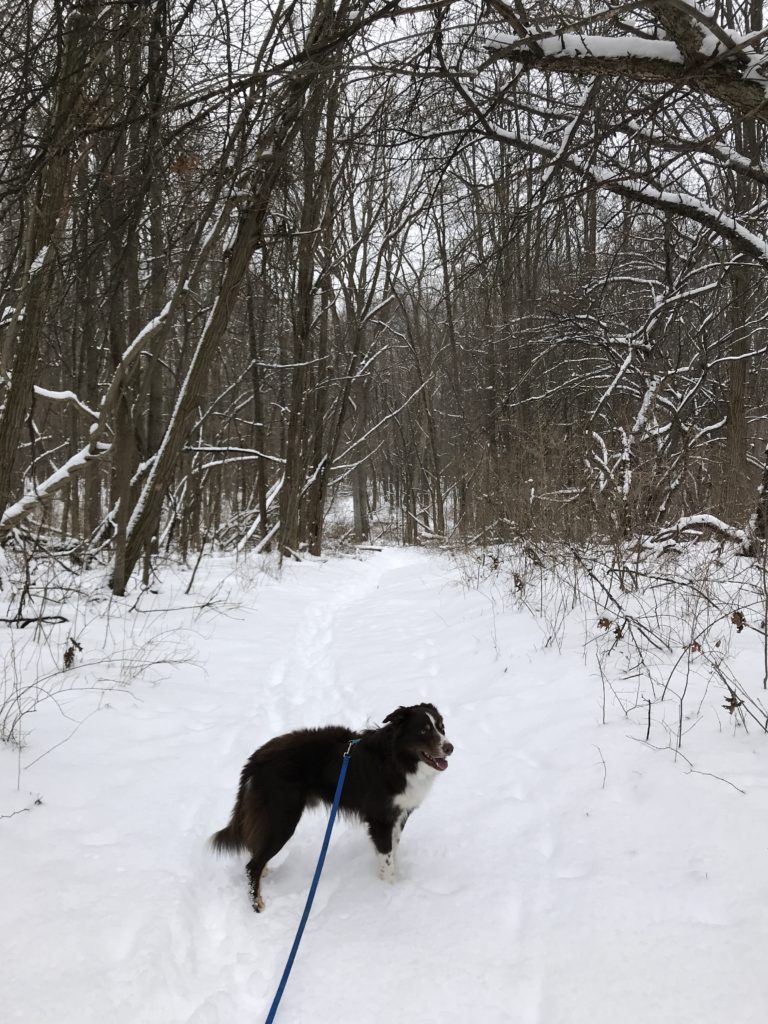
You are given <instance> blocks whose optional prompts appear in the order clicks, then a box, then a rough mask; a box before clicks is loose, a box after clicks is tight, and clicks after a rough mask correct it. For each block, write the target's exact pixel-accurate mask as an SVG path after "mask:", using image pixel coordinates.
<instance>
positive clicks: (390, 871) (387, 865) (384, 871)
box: [379, 853, 395, 885]
mask: <svg viewBox="0 0 768 1024" xmlns="http://www.w3.org/2000/svg"><path fill="white" fill-rule="evenodd" d="M379 878H380V879H381V880H382V882H386V883H387V885H392V884H393V883H394V881H395V861H394V858H393V856H392V854H391V853H388V854H385V855H384V856H380V857H379Z"/></svg>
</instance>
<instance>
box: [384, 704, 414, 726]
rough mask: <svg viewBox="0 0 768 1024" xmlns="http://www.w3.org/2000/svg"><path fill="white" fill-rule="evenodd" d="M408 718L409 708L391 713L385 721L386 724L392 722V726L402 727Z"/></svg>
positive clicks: (401, 708)
mask: <svg viewBox="0 0 768 1024" xmlns="http://www.w3.org/2000/svg"><path fill="white" fill-rule="evenodd" d="M407 717H408V708H403V707H400V708H398V709H397V710H396V711H391V712H390V713H389V714H388V715H387V717H386V718H385V719H384V724H385V725H386V724H387V722H391V723H392V725H402V724H403V722H404V721H405V720H406V718H407Z"/></svg>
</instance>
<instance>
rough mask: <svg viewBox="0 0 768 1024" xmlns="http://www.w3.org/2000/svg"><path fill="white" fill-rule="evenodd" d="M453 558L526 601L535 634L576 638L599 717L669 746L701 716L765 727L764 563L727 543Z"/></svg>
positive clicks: (547, 639)
mask: <svg viewBox="0 0 768 1024" xmlns="http://www.w3.org/2000/svg"><path fill="white" fill-rule="evenodd" d="M456 557H457V559H458V561H459V563H460V566H461V571H462V574H463V578H464V580H465V581H466V582H467V583H471V585H473V586H477V587H481V588H483V589H485V590H487V591H488V592H489V594H490V595H491V596H492V598H493V600H495V601H498V602H501V603H502V604H503V605H504V606H507V607H508V606H510V605H511V606H516V607H518V608H521V609H523V608H524V609H526V610H527V611H529V612H530V613H531V614H532V615H533V616H534V618H535V619H536V621H537V622H538V623H539V625H540V628H541V631H542V645H543V646H544V647H552V648H554V649H556V650H562V649H563V646H564V645H566V644H567V645H574V644H578V645H581V647H582V648H583V652H584V656H585V658H586V659H588V661H590V662H591V664H592V665H593V666H594V667H595V669H596V671H597V674H598V676H599V679H600V685H601V688H602V718H603V721H604V722H605V721H607V720H608V719H609V718H610V717H612V716H614V715H615V714H616V713H617V712H618V713H619V714H621V715H623V716H625V717H626V718H630V719H633V720H634V721H635V722H636V724H637V725H638V732H639V733H640V734H641V736H640V738H643V739H644V740H645V741H646V742H648V743H651V744H654V745H658V746H663V747H673V748H674V749H676V750H680V748H681V747H682V746H683V744H684V740H685V737H686V735H687V734H688V733H689V732H690V731H691V730H692V729H694V728H696V727H697V726H699V725H700V724H701V723H702V722H705V721H709V722H710V723H712V724H713V725H714V726H715V727H716V728H718V729H720V730H726V729H731V730H744V731H746V732H750V731H756V730H757V731H760V732H762V733H765V732H768V710H767V709H768V690H766V685H767V683H768V640H767V639H766V620H767V619H768V591H767V590H766V574H765V566H764V565H762V564H760V563H759V562H756V561H755V560H754V559H750V558H745V557H743V556H740V555H738V554H737V553H735V551H732V550H729V549H728V548H727V547H723V546H722V545H715V544H712V543H698V544H691V545H689V546H687V547H681V548H678V549H676V550H670V551H666V552H659V551H653V550H642V551H638V550H637V549H634V550H633V549H631V548H630V547H629V546H627V547H626V548H624V547H621V546H615V547H607V546H599V545H593V546H586V545H584V546H578V547H577V546H566V545H555V544H551V545H535V544H531V543H521V544H519V545H504V546H499V547H496V548H493V549H485V550H482V551H480V552H463V553H461V554H458V555H457V556H456Z"/></svg>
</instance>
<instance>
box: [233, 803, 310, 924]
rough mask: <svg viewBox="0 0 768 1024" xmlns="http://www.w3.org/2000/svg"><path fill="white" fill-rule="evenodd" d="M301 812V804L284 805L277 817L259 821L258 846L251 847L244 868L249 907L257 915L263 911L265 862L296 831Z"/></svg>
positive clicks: (280, 848) (302, 806) (274, 854)
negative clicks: (249, 901) (249, 856)
mask: <svg viewBox="0 0 768 1024" xmlns="http://www.w3.org/2000/svg"><path fill="white" fill-rule="evenodd" d="M303 810H304V805H303V803H301V802H297V803H294V804H292V805H291V804H288V803H284V804H282V806H281V807H280V813H279V816H278V815H270V816H269V818H268V819H265V818H262V820H261V823H260V824H261V830H260V834H259V843H258V846H257V848H256V849H254V848H253V847H251V853H252V854H253V856H252V857H251V859H250V860H249V861H248V863H247V864H246V866H245V871H246V874H247V875H248V891H249V893H250V896H251V906H252V907H253V909H254V910H255V911H256V913H257V914H260V913H261V911H262V910H263V909H264V900H263V898H262V896H261V880H262V878H263V877H264V874H265V872H266V868H267V862H268V861H270V860H272V858H273V857H274V856H276V854H278V853H279V852H280V851H281V850H282V848H283V847H284V846H285V844H286V843H287V842H288V840H289V839H290V838H291V836H292V835H293V833H294V832H295V831H296V826H297V825H298V823H299V818H301V814H302V811H303ZM265 833H266V834H265Z"/></svg>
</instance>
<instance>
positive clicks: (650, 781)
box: [0, 548, 768, 1024]
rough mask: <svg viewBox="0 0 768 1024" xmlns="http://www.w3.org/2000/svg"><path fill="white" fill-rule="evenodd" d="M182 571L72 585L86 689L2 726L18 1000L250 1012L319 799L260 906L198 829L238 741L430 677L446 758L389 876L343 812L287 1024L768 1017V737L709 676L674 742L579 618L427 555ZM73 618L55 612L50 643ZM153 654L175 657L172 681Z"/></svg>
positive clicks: (389, 705)
mask: <svg viewBox="0 0 768 1024" xmlns="http://www.w3.org/2000/svg"><path fill="white" fill-rule="evenodd" d="M253 564H254V565H255V563H253ZM265 564H267V565H268V564H269V563H268V562H266V563H265ZM188 579H189V574H187V575H186V577H185V579H184V580H183V581H181V582H183V583H184V585H186V582H187V581H188ZM180 580H181V577H180V576H179V577H174V578H171V577H169V578H168V580H167V582H166V583H165V584H164V585H163V587H162V588H160V592H159V593H157V594H155V595H144V596H143V597H141V598H140V599H138V600H139V603H138V605H137V606H136V607H134V609H133V610H132V611H129V610H128V608H129V604H125V605H121V604H120V603H119V602H107V603H105V604H103V605H99V604H98V603H94V604H93V605H89V607H88V608H85V607H83V608H80V609H79V610H78V612H77V614H78V615H79V616H80V622H81V628H80V629H79V632H78V633H77V638H78V642H79V643H80V646H81V647H82V648H83V650H82V651H77V650H76V649H75V652H74V666H73V668H72V670H71V671H72V672H73V673H74V675H72V677H71V678H72V679H74V680H78V679H80V680H83V682H82V688H80V686H79V685H77V684H75V685H71V686H68V687H67V688H66V689H60V690H59V692H57V693H56V695H55V698H53V697H52V698H51V699H41V700H39V701H38V702H36V703H35V704H34V705H32V704H30V705H28V712H29V713H28V714H27V715H26V717H25V718H24V719H23V745H22V746H21V747H14V746H12V745H10V744H6V745H5V746H3V747H2V748H0V816H1V817H2V820H0V858H1V861H2V871H1V872H0V936H1V937H2V938H1V939H0V992H2V1016H3V1018H4V1019H5V1020H7V1021H9V1022H10V1021H13V1022H24V1024H104V1022H105V1021H106V1022H108V1024H182V1022H184V1024H235V1022H239V1021H248V1022H254V1021H257V1022H258V1021H262V1020H263V1019H264V1017H265V1016H266V1012H267V1009H268V1007H269V1004H270V1002H271V999H272V996H273V994H274V992H275V988H276V985H277V982H278V979H279V977H280V973H281V971H282V968H283V965H284V963H285V959H286V956H287V953H288V950H289V947H290V944H291V941H292V939H293V935H294V932H295V929H296V926H297V924H298V920H299V917H300V914H301V910H302V907H303V904H304V900H305V897H306V893H307V889H308V885H309V881H310V878H311V875H312V872H313V869H314V865H315V862H316V859H317V855H318V852H319V847H320V842H321V839H322V834H323V830H324V827H325V820H326V816H325V813H321V812H320V811H316V812H313V813H312V814H310V815H307V816H305V818H304V820H303V821H302V823H301V825H300V826H299V829H298V831H297V833H296V835H295V837H294V838H293V840H292V841H291V842H290V843H289V844H288V846H287V847H286V848H285V849H284V850H283V851H282V853H281V854H280V855H279V856H278V858H276V860H275V862H274V868H275V870H273V871H272V872H271V873H270V875H269V876H268V877H267V879H266V881H265V883H264V887H263V891H264V896H265V900H266V904H267V906H266V912H265V913H264V914H261V915H258V916H257V915H255V914H254V913H253V912H252V910H251V908H250V905H249V901H248V895H247V890H246V884H245V877H244V872H243V859H242V858H234V859H223V860H217V859H216V858H214V857H213V856H212V855H211V853H210V851H209V849H208V848H207V846H206V838H207V836H208V835H209V834H210V833H211V832H213V831H214V830H215V829H218V828H220V827H222V826H223V825H224V824H225V822H226V820H227V818H228V814H229V811H230V809H231V805H232V800H233V797H234V793H235V788H236V784H237V779H238V774H239V771H240V768H241V766H242V764H243V762H244V761H245V759H246V758H247V757H248V755H249V754H250V753H251V751H252V750H253V749H255V748H256V747H257V746H259V745H260V744H261V743H263V742H264V741H265V740H266V739H268V738H269V737H271V736H273V735H275V734H277V733H280V732H283V731H286V730H288V729H291V728H295V727H300V726H307V725H320V724H325V723H330V722H340V723H346V724H349V725H351V726H353V727H362V726H365V725H366V724H373V723H377V722H380V721H381V720H382V718H383V717H384V716H385V715H386V714H387V713H388V712H389V711H391V710H393V708H395V707H396V706H397V705H400V704H410V703H414V702H417V701H421V700H429V701H432V702H434V703H435V704H436V705H437V706H438V707H439V709H440V711H441V712H442V714H443V715H444V718H445V721H446V727H447V733H448V738H449V739H450V740H451V741H452V742H453V743H454V745H455V748H456V749H455V753H454V755H453V757H452V758H451V761H450V766H449V768H448V770H447V772H445V774H444V775H441V776H440V778H439V779H438V780H437V781H436V784H435V786H434V788H433V791H432V793H431V794H430V796H429V798H428V799H427V800H426V801H425V803H424V804H423V806H422V807H421V808H420V809H419V810H418V811H417V812H416V813H415V814H414V815H413V817H412V819H411V820H410V821H409V823H408V827H407V829H406V831H405V833H404V837H403V842H402V845H401V848H400V859H399V864H398V867H399V877H398V880H397V882H396V883H395V885H394V886H388V885H386V884H384V883H382V882H381V881H379V880H378V878H377V877H376V872H375V861H374V855H373V850H372V847H371V846H370V843H369V840H368V839H367V837H366V835H365V833H364V831H363V830H362V829H361V828H360V827H359V826H355V825H354V824H351V823H346V822H343V821H342V822H340V823H339V824H338V825H337V828H336V830H335V832H334V836H333V840H332V844H331V848H330V852H329V855H328V860H327V862H326V868H325V872H324V875H323V877H322V880H321V883H320V887H319V891H318V895H317V899H316V901H315V906H314V910H313V913H312V916H311V918H310V922H309V925H308V927H307V931H306V934H305V937H304V941H303V944H302V947H301V950H300V952H299V955H298V959H297V962H296V966H295V968H294V971H293V974H292V976H291V980H290V982H289V985H288V989H287V992H286V995H285V997H284V999H283V1002H282V1005H281V1009H280V1012H279V1014H278V1021H284V1022H286V1024H310V1022H312V1024H331V1022H333V1024H339V1022H348V1021H359V1022H361V1024H392V1022H393V1021H400V1022H403V1024H423V1022H425V1021H430V1022H436V1024H437V1022H439V1024H454V1022H455V1024H458V1022H461V1024H469V1022H481V1024H497V1022H499V1024H500V1022H510V1024H512V1022H513V1024H648V1022H650V1021H654V1022H657V1024H661V1022H675V1024H684V1022H694V1021H695V1022H696V1024H723V1022H724V1021H733V1022H735V1024H764V1022H765V1020H767V1019H768V989H766V985H765V958H766V950H768V913H766V906H768V738H766V736H765V735H764V734H763V733H762V732H761V731H760V730H758V729H752V730H751V731H749V732H748V731H747V730H746V729H735V728H733V727H732V724H733V723H732V719H731V717H730V716H729V715H728V714H727V712H726V711H724V710H722V709H720V710H718V708H719V707H720V704H721V703H722V696H721V695H716V694H714V693H711V694H708V695H707V694H703V695H702V703H701V704H700V705H699V707H698V710H697V714H698V716H699V720H700V722H701V724H700V725H699V727H698V728H697V729H696V730H694V731H693V733H692V734H691V736H690V737H686V743H685V745H684V747H683V753H684V754H685V758H683V757H680V756H677V757H676V756H675V752H674V750H673V749H668V748H664V749H660V748H659V744H654V745H651V744H649V743H646V742H644V736H645V728H644V725H643V722H642V719H641V718H639V717H638V718H632V717H627V716H626V715H624V714H622V712H621V708H620V707H618V706H617V705H616V702H615V701H614V699H613V698H612V697H610V698H609V700H608V705H607V713H606V715H605V717H606V723H605V724H603V722H602V719H603V696H602V686H601V679H600V676H599V673H598V672H597V670H596V667H595V665H594V663H593V660H592V657H591V654H590V653H589V651H588V650H587V648H586V647H585V640H584V633H583V629H582V630H579V629H575V628H574V629H572V630H571V629H568V628H566V629H565V630H564V633H563V636H562V639H561V642H560V650H558V649H557V645H554V644H549V646H547V644H546V642H545V640H546V638H545V631H543V630H542V628H541V626H540V623H539V622H538V621H537V619H536V618H535V617H534V616H533V615H532V614H531V613H530V612H529V611H526V610H520V609H516V608H514V607H513V605H512V603H511V602H510V601H505V600H504V599H503V596H500V595H499V594H498V593H497V594H494V593H492V592H490V591H489V590H488V589H486V588H483V587H482V586H481V587H479V588H473V587H468V586H466V585H465V583H464V582H463V581H462V578H461V574H460V572H459V570H458V568H457V566H456V564H455V563H454V562H453V561H451V560H450V559H448V558H447V557H445V556H441V555H438V554H430V553H426V552H420V551H413V550H404V549H395V548H392V549H385V550H384V551H383V552H381V553H370V554H367V555H365V556H362V557H346V558H342V557H337V558H331V559H328V560H323V561H319V560H317V561H313V560H308V561H305V562H303V563H301V564H292V565H288V566H286V567H285V569H284V572H283V573H282V575H281V576H280V577H278V576H277V575H276V574H274V573H273V574H270V573H265V572H263V571H257V570H256V569H255V568H253V567H252V571H251V572H250V576H249V569H248V564H247V563H246V566H245V567H243V566H241V567H239V568H235V567H234V563H233V562H232V561H230V560H225V559H217V558H210V559H207V560H205V561H204V562H203V563H202V565H201V568H200V571H199V573H198V575H197V578H196V579H195V582H194V587H193V590H192V592H191V593H190V595H188V596H185V595H184V594H183V589H182V587H181V585H180ZM211 594H212V595H214V596H213V597H212V598H211V600H210V601H208V603H207V604H206V606H205V607H202V605H203V604H204V603H205V599H206V595H211ZM86 619H87V624H86ZM582 625H583V623H582ZM72 629H73V625H72V623H71V622H70V623H68V624H64V625H59V626H53V627H51V629H50V630H49V631H48V632H47V633H46V634H45V637H46V641H45V644H44V645H43V646H45V649H46V651H47V652H48V653H47V654H45V655H40V657H41V658H43V660H44V658H45V657H49V656H50V657H53V655H52V654H51V652H54V653H55V654H56V657H58V655H59V652H60V651H61V648H62V647H64V646H66V645H67V643H68V636H69V635H70V632H71V631H72ZM11 632H14V634H15V635H16V637H19V636H22V637H26V632H22V631H18V630H17V631H8V630H6V632H5V634H3V638H2V640H1V641H0V642H2V643H3V644H5V648H4V650H3V652H2V653H3V656H4V658H5V673H6V678H7V677H8V673H9V672H10V671H12V670H13V667H14V665H16V664H17V663H18V662H19V659H21V660H22V661H23V658H22V653H23V652H21V650H19V651H18V652H17V654H18V657H17V656H16V654H15V653H14V650H12V649H10V647H9V644H10V640H9V639H8V638H9V636H10V635H11ZM30 632H31V630H30ZM20 642H21V641H20V640H18V639H16V640H14V643H20ZM25 642H26V643H27V644H30V643H32V642H33V641H32V639H27V640H25ZM35 643H37V644H38V646H39V645H40V643H41V641H40V640H39V639H38V640H35ZM120 650H123V651H128V652H130V653H129V654H126V655H125V659H124V661H125V663H124V664H123V665H122V666H120V667H119V670H118V669H116V668H115V664H116V663H115V657H116V653H115V652H119V651H120ZM103 652H106V654H107V657H106V660H105V666H106V667H105V668H104V669H103V671H102V670H99V669H98V664H99V661H98V655H99V654H100V653H103ZM153 652H155V653H153ZM157 652H159V653H157ZM155 655H157V657H158V658H161V657H162V658H163V659H164V660H166V661H169V662H171V664H170V666H169V667H167V668H166V669H165V670H162V671H161V670H160V668H159V666H157V667H155V669H154V672H155V678H154V679H153V678H152V673H151V671H150V672H149V675H148V673H147V671H146V670H147V669H151V668H152V662H153V660H154V658H155ZM25 656H26V655H25ZM754 656H755V657H757V655H756V654H755V655H754ZM89 659H91V665H92V667H91V669H90V670H89V671H90V674H89V675H85V674H84V672H85V669H84V668H83V667H82V666H84V665H86V663H88V661H89ZM41 664H42V662H41ZM126 665H127V668H126ZM94 666H95V667H94ZM137 666H138V667H137ZM126 672H127V675H126ZM78 673H79V675H78ZM131 674H137V675H138V678H137V679H135V680H134V681H133V682H132V683H131V685H130V686H127V685H122V684H124V683H126V682H127V680H128V677H129V676H131ZM87 680H89V681H90V682H87ZM97 683H98V688H97V689H94V688H92V687H93V686H95V685H96V684H97ZM41 696H44V694H42V691H41ZM33 707H34V708H35V710H34V711H33V710H32V708H33ZM14 812H18V813H14Z"/></svg>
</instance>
